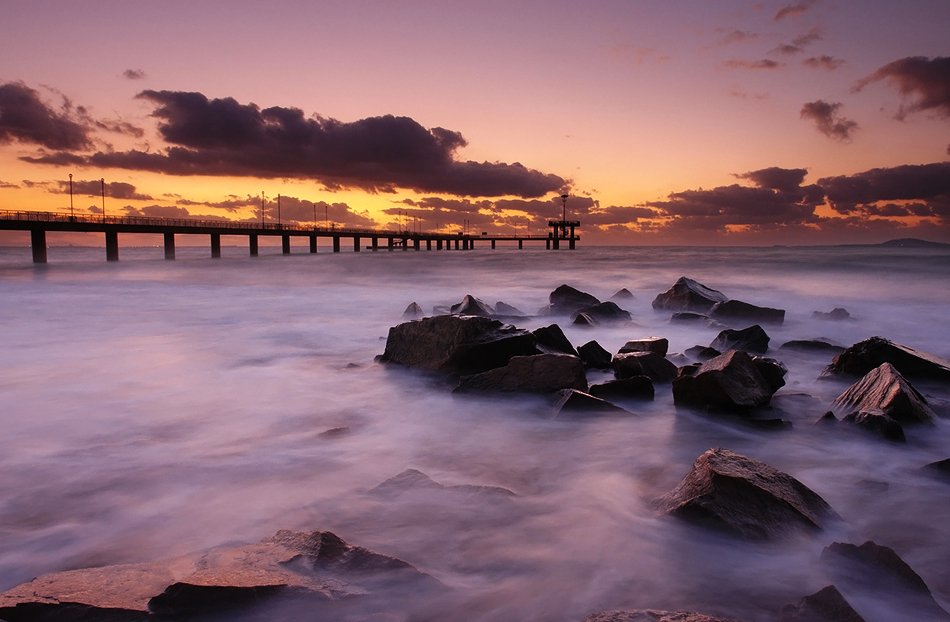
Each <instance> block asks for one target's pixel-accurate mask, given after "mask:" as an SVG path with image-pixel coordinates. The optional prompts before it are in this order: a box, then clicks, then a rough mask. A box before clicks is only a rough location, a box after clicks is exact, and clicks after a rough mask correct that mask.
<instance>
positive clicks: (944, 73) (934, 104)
mask: <svg viewBox="0 0 950 622" xmlns="http://www.w3.org/2000/svg"><path fill="white" fill-rule="evenodd" d="M882 80H887V81H889V82H891V83H892V84H894V85H895V86H896V87H897V90H898V91H899V92H900V94H901V95H903V96H904V97H905V98H909V99H911V101H909V102H908V103H906V104H901V106H900V109H899V110H898V112H897V115H896V116H897V118H898V119H904V118H905V117H906V116H907V115H908V114H909V113H911V112H920V111H922V110H935V111H936V112H938V113H939V114H942V115H943V116H950V57H947V56H938V57H936V58H925V57H923V56H910V57H907V58H901V59H899V60H896V61H894V62H892V63H888V64H887V65H884V66H883V67H881V68H879V69H878V70H877V71H875V72H874V73H872V74H871V75H870V76H868V77H866V78H864V79H862V80H860V81H859V82H858V83H857V84H856V85H855V87H854V89H853V90H854V91H860V90H861V89H863V88H864V87H866V86H867V85H869V84H871V83H874V82H879V81H882Z"/></svg>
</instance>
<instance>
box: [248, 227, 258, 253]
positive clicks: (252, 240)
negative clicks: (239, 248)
mask: <svg viewBox="0 0 950 622" xmlns="http://www.w3.org/2000/svg"><path fill="white" fill-rule="evenodd" d="M247 247H248V249H249V250H250V252H251V257H257V234H256V233H251V234H250V235H248V236H247Z"/></svg>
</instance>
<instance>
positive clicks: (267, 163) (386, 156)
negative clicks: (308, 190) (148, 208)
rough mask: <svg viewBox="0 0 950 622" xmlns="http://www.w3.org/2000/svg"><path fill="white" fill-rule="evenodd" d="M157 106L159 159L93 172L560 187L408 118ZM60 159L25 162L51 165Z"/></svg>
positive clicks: (102, 155)
mask: <svg viewBox="0 0 950 622" xmlns="http://www.w3.org/2000/svg"><path fill="white" fill-rule="evenodd" d="M138 97H140V98H141V99H145V100H148V101H150V102H152V103H154V104H155V105H156V108H155V111H154V113H153V116H155V117H156V118H158V119H159V120H160V122H159V131H160V132H161V135H162V137H163V138H164V139H165V140H166V141H167V142H168V143H171V144H172V145H173V146H171V147H169V148H168V149H167V150H165V151H163V152H144V151H137V150H132V151H126V152H98V153H96V154H93V155H91V156H88V157H87V158H85V160H84V161H85V163H86V164H88V165H91V166H99V167H110V168H126V169H135V170H147V171H154V172H161V173H169V174H175V175H235V176H253V177H270V178H274V177H284V178H296V179H316V180H318V181H320V182H321V183H323V184H324V185H326V186H327V187H328V188H343V187H352V188H361V189H364V190H369V191H374V192H393V191H395V189H396V188H406V189H411V190H416V191H420V192H443V193H447V194H456V195H463V196H503V195H514V196H522V197H536V196H542V195H544V194H547V193H548V192H551V191H555V190H558V189H559V188H561V187H562V186H563V185H564V184H565V180H564V179H562V178H561V177H558V176H557V175H553V174H545V173H542V172H540V171H536V170H532V169H528V168H526V167H525V166H523V165H522V164H520V163H514V164H506V163H500V162H472V161H458V160H456V159H455V151H456V150H457V149H458V148H460V147H463V146H465V145H466V142H465V139H464V138H463V137H462V135H461V134H460V133H458V132H455V131H451V130H447V129H444V128H440V127H436V128H432V129H426V128H424V127H422V126H421V125H419V123H417V122H416V121H414V120H413V119H410V118H408V117H395V116H391V115H387V116H381V117H370V118H366V119H361V120H359V121H354V122H351V123H345V122H342V121H337V120H335V119H330V118H324V117H314V118H307V117H304V114H303V111H301V110H299V109H296V108H281V107H271V108H264V109H260V108H258V107H257V106H256V105H254V104H246V105H245V104H240V103H238V102H237V101H235V100H234V99H231V98H225V99H210V100H209V99H208V98H207V97H205V96H204V95H202V94H201V93H184V92H173V91H143V92H142V93H140V94H139V96H138ZM61 157H62V156H61V154H48V155H45V156H42V157H38V158H30V159H28V161H30V162H41V163H57V162H58V161H59V160H60V158H61Z"/></svg>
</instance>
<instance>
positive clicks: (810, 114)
mask: <svg viewBox="0 0 950 622" xmlns="http://www.w3.org/2000/svg"><path fill="white" fill-rule="evenodd" d="M841 106H842V104H840V103H829V102H826V101H823V100H820V99H819V100H816V101H813V102H807V103H806V104H804V105H803V106H802V109H801V112H800V113H799V114H800V116H801V118H802V119H807V120H810V121H814V122H815V127H816V128H817V129H818V131H819V132H821V133H822V134H824V135H825V136H827V137H828V138H833V139H835V140H839V141H848V140H850V139H851V134H852V133H853V132H854V131H855V130H857V129H858V123H857V121H852V120H851V119H846V118H845V117H842V116H841V115H839V114H838V110H839V109H840V108H841Z"/></svg>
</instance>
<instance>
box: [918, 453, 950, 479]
mask: <svg viewBox="0 0 950 622" xmlns="http://www.w3.org/2000/svg"><path fill="white" fill-rule="evenodd" d="M924 470H925V472H926V473H928V474H930V475H933V476H935V477H939V478H941V479H943V480H945V481H947V482H950V458H947V459H946V460H938V461H936V462H931V463H930V464H928V465H925V466H924Z"/></svg>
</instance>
